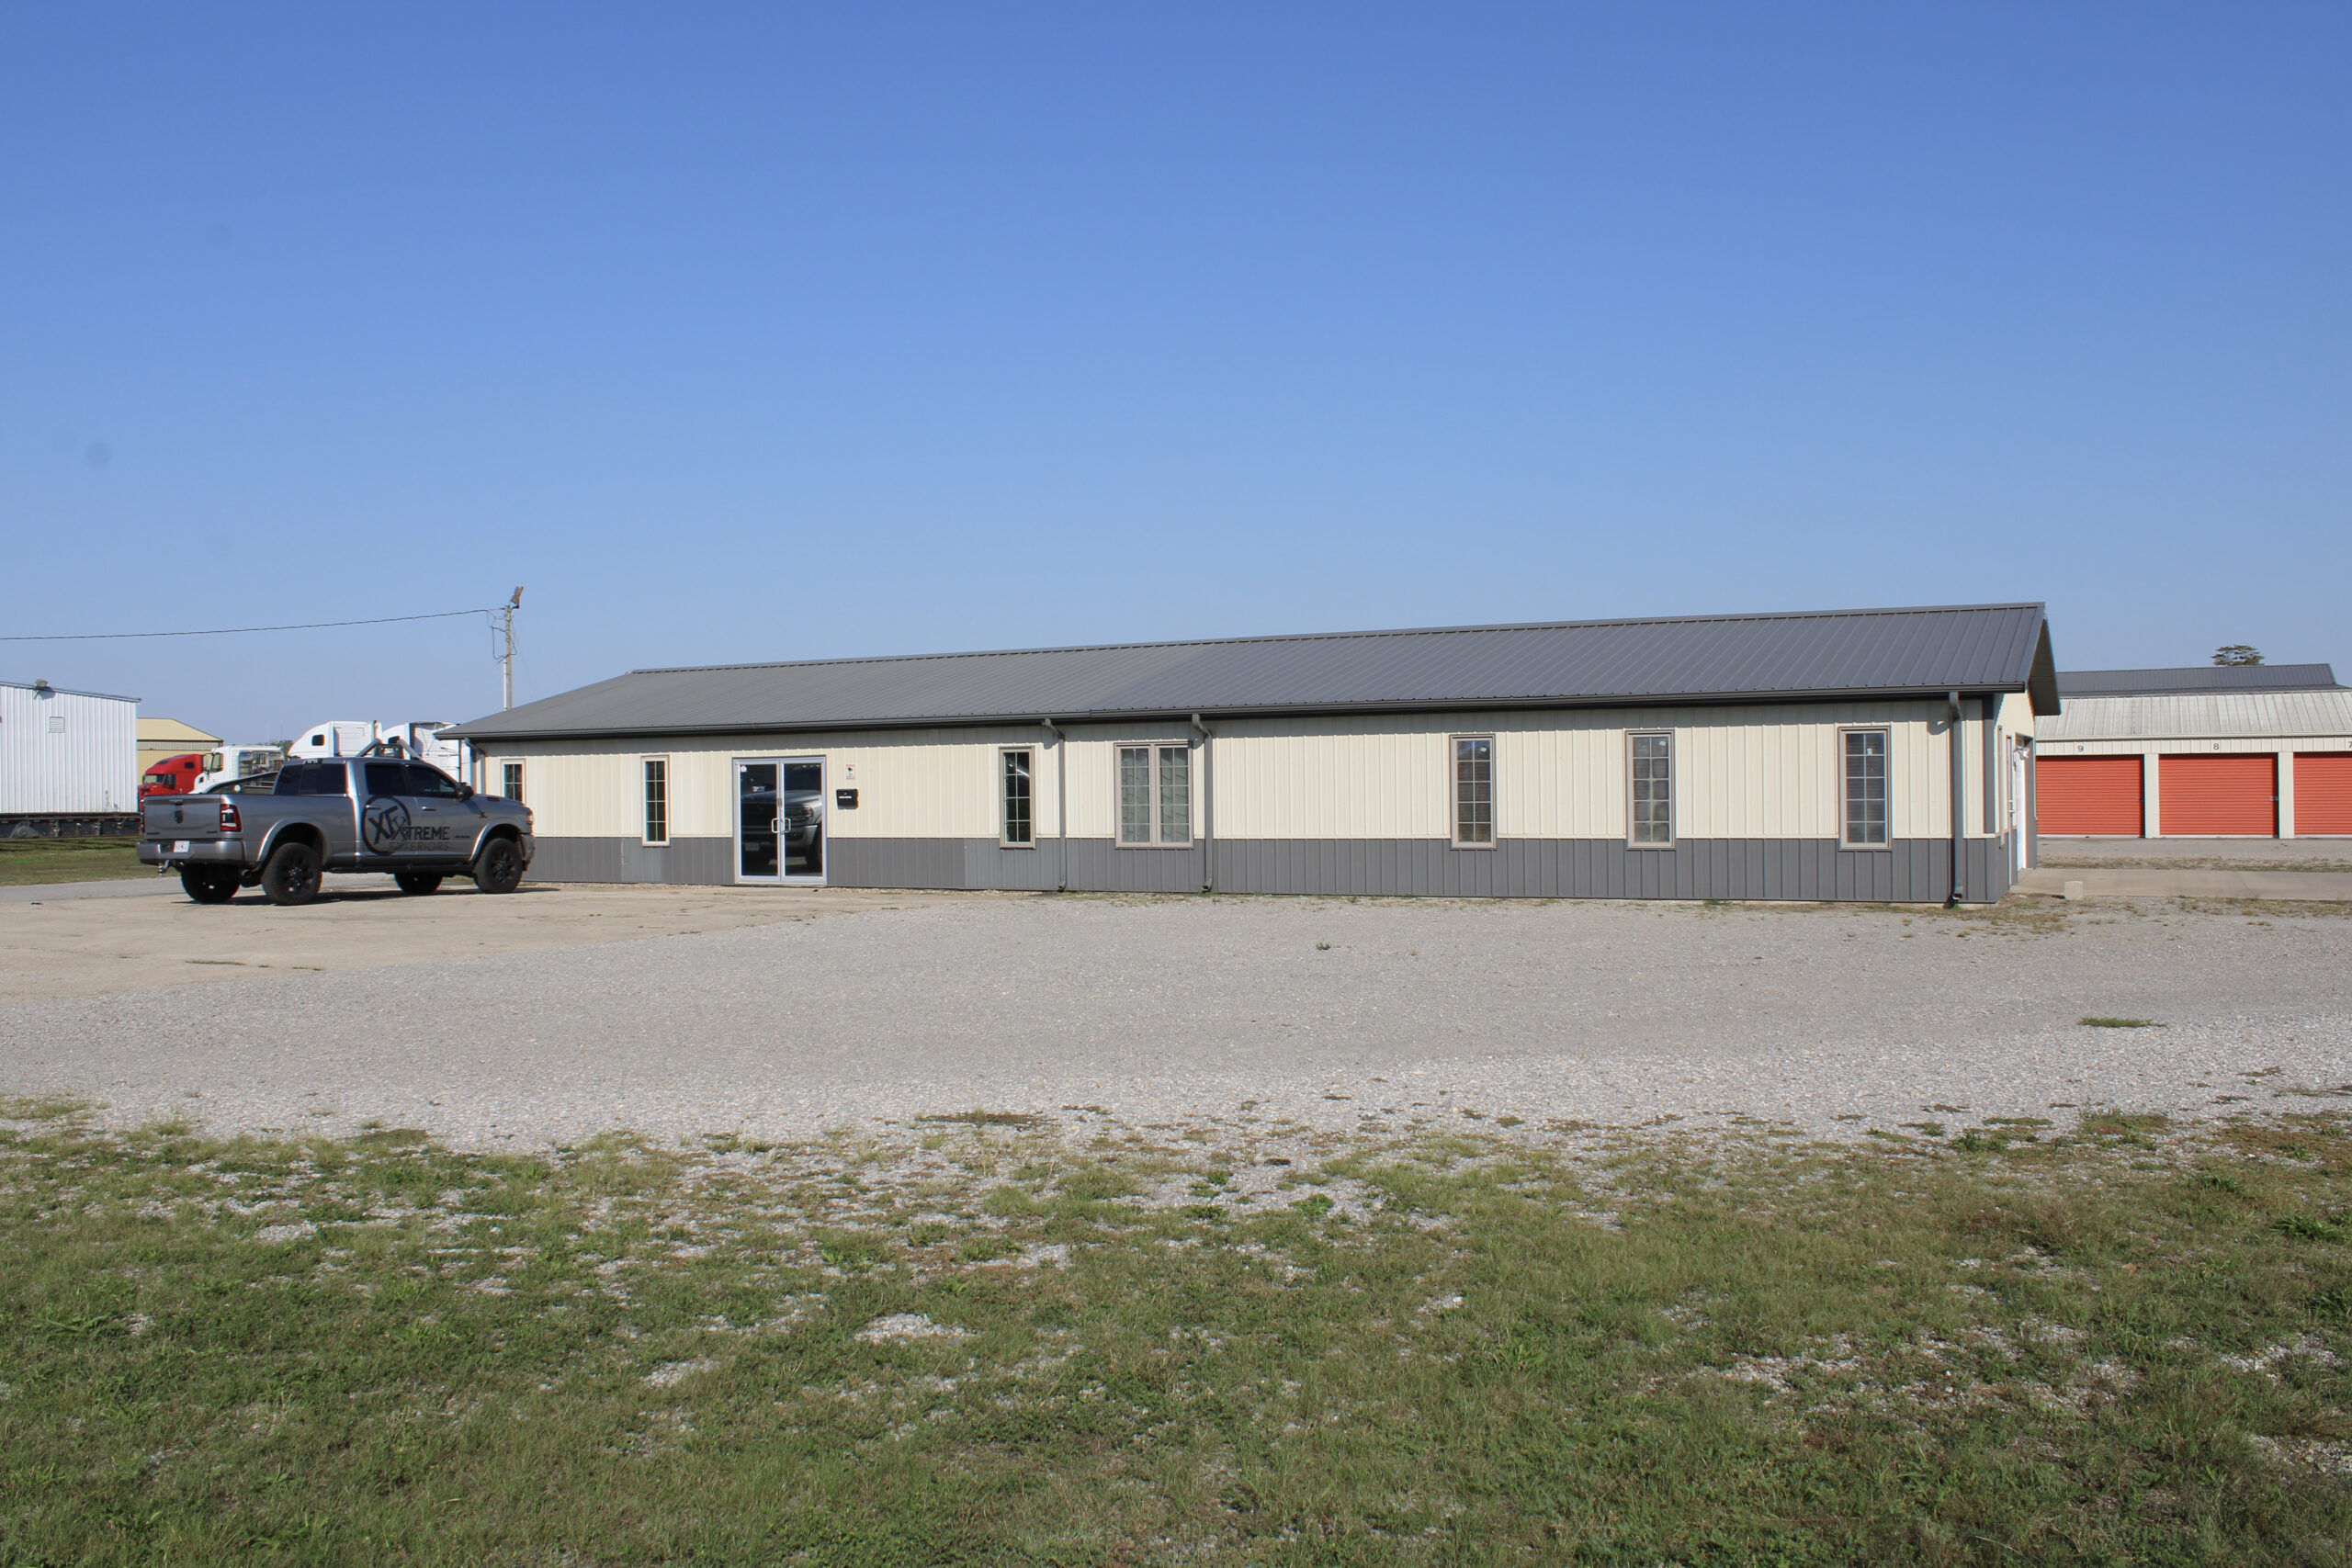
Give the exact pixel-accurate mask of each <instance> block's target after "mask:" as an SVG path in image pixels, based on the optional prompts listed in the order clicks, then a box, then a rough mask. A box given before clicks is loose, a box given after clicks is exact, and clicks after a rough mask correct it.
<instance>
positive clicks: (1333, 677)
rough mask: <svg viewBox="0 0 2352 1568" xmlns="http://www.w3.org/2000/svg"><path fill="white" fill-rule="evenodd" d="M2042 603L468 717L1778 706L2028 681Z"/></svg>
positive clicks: (877, 722) (1406, 638) (1444, 637)
mask: <svg viewBox="0 0 2352 1568" xmlns="http://www.w3.org/2000/svg"><path fill="white" fill-rule="evenodd" d="M2054 674H2055V667H2054V666H2053V665H2052V661H2051V655H2050V632H2049V626H2048V623H2047V620H2046V617H2045V616H2044V615H2043V613H2042V607H2041V605H2039V604H1972V605H1959V606H1951V607H1943V608H1928V609H1911V610H1836V611H1823V612H1815V613H1809V614H1799V615H1703V616H1688V617H1682V618H1678V619H1672V620H1633V621H1578V622H1563V623H1555V624H1548V625H1540V626H1451V627H1443V628H1438V629H1432V630H1423V631H1385V632H1336V633H1324V634H1317V635H1311V636H1305V637H1236V638H1230V639H1224V640H1219V641H1214V642H1156V643H1136V644H1128V645H1124V646H1114V647H1104V648H1047V649H1022V650H1017V651H1008V652H1001V653H949V654H918V655H912V656H908V657H901V658H892V659H828V660H809V661H806V662H800V663H792V664H731V665H718V666H707V667H702V668H686V669H676V670H635V671H630V672H629V673H628V674H626V675H619V676H616V677H614V678H613V679H612V680H609V681H601V682H597V683H596V684H594V685H593V686H582V687H581V688H580V689H579V690H578V691H573V692H566V693H564V694H562V695H560V696H554V697H548V698H545V699H543V700H541V701H539V702H536V703H528V704H526V705H523V706H521V707H518V708H515V709H512V710H510V711H507V712H504V713H495V714H492V715H490V716H488V717H486V718H478V719H475V720H474V721H473V722H471V723H470V724H465V725H460V726H458V728H457V730H456V731H455V733H457V734H458V735H462V736H466V737H468V738H469V739H477V740H496V739H552V738H557V737H577V738H587V737H594V736H625V735H683V734H711V733H718V732H723V731H741V730H807V729H860V728H899V727H906V726H914V725H942V724H985V723H992V722H1003V721H1007V720H1015V721H1020V722H1026V723H1034V722H1035V721H1036V720H1038V719H1040V718H1053V719H1067V720H1072V721H1085V720H1091V719H1114V718H1129V717H1142V716H1148V715H1171V714H1193V713H1199V714H1203V715H1210V714H1251V713H1255V714H1304V713H1342V712H1397V711H1427V710H1434V709H1444V708H1457V709H1458V708H1517V707H1567V706H1593V705H1623V704H1633V703H1667V702H1670V703H1699V702H1777V701H1789V700H1811V699H1829V698H1838V697H1865V696H1867V697H1885V696H1899V695H1909V694H1940V693H1943V692H1947V691H1951V690H1953V689H1960V690H1964V691H1970V692H1980V693H1981V692H1996V691H1997V692H2022V691H2030V692H2031V693H2032V695H2033V705H2034V711H2035V712H2037V713H2054V712H2056V711H2057V708H2058V693H2057V687H2056V685H2055V683H2054Z"/></svg>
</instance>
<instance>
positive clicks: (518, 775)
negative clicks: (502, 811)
mask: <svg viewBox="0 0 2352 1568" xmlns="http://www.w3.org/2000/svg"><path fill="white" fill-rule="evenodd" d="M498 793H499V794H501V795H504V796H505V797H506V798H507V799H509V800H511V801H513V802H514V803H515V805H517V806H520V805H522V804H523V764H522V763H520V762H509V763H507V764H506V766H505V771H504V782H503V783H502V784H500V785H499V790H498Z"/></svg>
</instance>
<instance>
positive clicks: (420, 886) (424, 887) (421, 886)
mask: <svg viewBox="0 0 2352 1568" xmlns="http://www.w3.org/2000/svg"><path fill="white" fill-rule="evenodd" d="M392 880H393V881H394V882H396V883H398V884H399V885H400V889H401V892H403V893H431V892H433V891H434V890H435V889H436V888H438V887H439V886H441V874H440V873H439V872H437V871H396V872H394V873H392Z"/></svg>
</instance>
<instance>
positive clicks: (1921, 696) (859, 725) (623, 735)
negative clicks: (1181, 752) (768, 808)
mask: <svg viewBox="0 0 2352 1568" xmlns="http://www.w3.org/2000/svg"><path fill="white" fill-rule="evenodd" d="M2030 689H2031V688H2030V685H2026V684H2018V683H2011V684H2006V685H1986V686H1963V687H1961V688H1959V690H1960V693H1961V694H1962V696H1990V695H1995V694H2026V693H2029V692H2030ZM1952 690H1953V688H1952V687H1951V686H1944V685H1938V686H1917V687H1906V686H1861V687H1838V688H1829V689H1824V690H1818V691H1792V692H1697V693H1674V694H1657V695H1629V696H1568V697H1510V698H1495V697H1484V698H1465V699H1461V700H1455V701H1430V702H1412V703H1395V702H1380V703H1352V704H1334V703H1318V704H1302V705H1269V706H1264V707H1222V708H1220V707H1202V706H1197V705H1188V706H1182V707H1172V708H1132V709H1105V710H1103V711H1100V712H1080V711H1075V710H1071V709H1068V708H1063V709H1057V710H1056V711H1054V712H1052V713H1002V714H969V715H967V714H944V715H937V716H922V717H906V718H843V719H824V720H806V719H793V720H778V721H769V722H758V721H752V722H742V721H737V722H729V723H726V724H664V725H630V726H557V727H550V728H531V729H524V728H513V729H508V728H484V729H477V728H474V727H473V726H470V725H458V726H456V727H454V728H450V729H447V730H444V731H443V732H442V733H443V734H445V735H449V736H453V737H456V738H458V739H464V740H469V741H472V742H473V743H475V744H476V745H478V746H479V745H485V744H491V743H494V742H497V741H501V740H624V739H641V738H647V737H653V736H664V735H819V734H825V733H828V732H843V733H851V734H855V733H858V732H862V731H869V730H874V731H879V730H899V729H981V728H991V727H999V726H1033V725H1038V724H1045V723H1048V722H1050V723H1054V724H1058V725H1063V726H1070V725H1084V724H1138V723H1144V722H1147V721H1150V722H1157V721H1161V720H1170V721H1182V720H1186V719H1190V718H1193V717H1195V716H1197V717H1202V718H1216V719H1237V718H1340V717H1349V716H1380V715H1384V714H1405V715H1410V714H1442V713H1542V712H1577V711H1583V710H1600V709H1609V708H1642V707H1770V706H1774V705H1783V704H1825V703H1860V702H1935V703H1941V702H1944V701H1945V700H1946V699H1947V697H1948V696H1949V694H1951V691H1952ZM2036 711H2037V712H2039V711H2040V709H2039V708H2038V707H2037V709H2036Z"/></svg>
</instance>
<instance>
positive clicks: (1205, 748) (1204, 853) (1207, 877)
mask: <svg viewBox="0 0 2352 1568" xmlns="http://www.w3.org/2000/svg"><path fill="white" fill-rule="evenodd" d="M1193 728H1194V729H1197V730H1199V731H1200V732H1201V891H1202V892H1204V893H1214V892H1216V766H1215V764H1214V762H1213V761H1212V759H1213V758H1214V757H1215V756H1216V749H1215V748H1214V747H1212V746H1211V745H1210V744H1209V743H1210V742H1211V741H1213V740H1215V739H1216V731H1215V730H1213V729H1211V728H1209V727H1208V726H1207V725H1205V724H1203V723H1202V722H1201V716H1200V715H1199V714H1194V715H1193Z"/></svg>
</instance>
